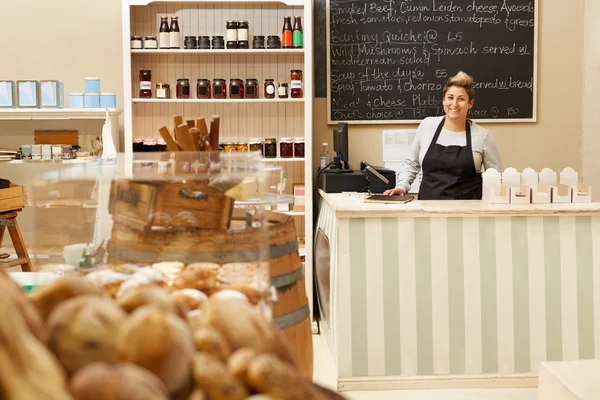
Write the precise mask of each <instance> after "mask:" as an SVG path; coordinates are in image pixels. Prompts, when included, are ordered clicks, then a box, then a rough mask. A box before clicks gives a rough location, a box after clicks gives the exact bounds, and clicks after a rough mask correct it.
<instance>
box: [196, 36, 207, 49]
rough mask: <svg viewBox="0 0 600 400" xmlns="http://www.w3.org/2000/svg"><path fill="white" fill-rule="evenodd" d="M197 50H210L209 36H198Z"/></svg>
mask: <svg viewBox="0 0 600 400" xmlns="http://www.w3.org/2000/svg"><path fill="white" fill-rule="evenodd" d="M198 48H199V49H202V50H207V49H210V36H198Z"/></svg>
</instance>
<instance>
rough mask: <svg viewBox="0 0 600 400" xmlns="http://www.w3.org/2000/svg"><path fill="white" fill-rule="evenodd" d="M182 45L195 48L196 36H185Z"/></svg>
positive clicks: (186, 47) (196, 44) (196, 43)
mask: <svg viewBox="0 0 600 400" xmlns="http://www.w3.org/2000/svg"><path fill="white" fill-rule="evenodd" d="M183 47H184V48H185V49H188V50H190V49H195V48H197V47H198V41H197V40H196V36H186V37H185V39H184V40H183Z"/></svg>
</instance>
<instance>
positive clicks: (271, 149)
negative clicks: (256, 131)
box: [263, 138, 277, 158]
mask: <svg viewBox="0 0 600 400" xmlns="http://www.w3.org/2000/svg"><path fill="white" fill-rule="evenodd" d="M263 149H264V150H263V154H264V156H265V158H277V139H276V138H265V144H264V146H263Z"/></svg>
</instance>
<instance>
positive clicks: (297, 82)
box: [290, 69, 304, 99]
mask: <svg viewBox="0 0 600 400" xmlns="http://www.w3.org/2000/svg"><path fill="white" fill-rule="evenodd" d="M290 81H291V85H290V89H291V91H290V97H291V98H292V99H301V98H302V97H303V96H304V94H303V93H302V70H301V69H293V70H291V71H290Z"/></svg>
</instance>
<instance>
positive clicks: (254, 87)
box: [246, 78, 258, 99]
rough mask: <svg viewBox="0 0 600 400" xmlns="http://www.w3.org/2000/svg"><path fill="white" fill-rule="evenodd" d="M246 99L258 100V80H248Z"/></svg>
mask: <svg viewBox="0 0 600 400" xmlns="http://www.w3.org/2000/svg"><path fill="white" fill-rule="evenodd" d="M246 98H247V99H258V79H255V78H248V79H246Z"/></svg>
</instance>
